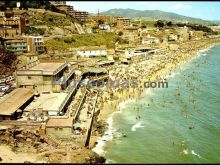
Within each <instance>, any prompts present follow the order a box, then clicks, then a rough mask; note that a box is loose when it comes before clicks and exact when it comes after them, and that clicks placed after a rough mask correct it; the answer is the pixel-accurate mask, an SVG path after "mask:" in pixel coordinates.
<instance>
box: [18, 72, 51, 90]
mask: <svg viewBox="0 0 220 165" xmlns="http://www.w3.org/2000/svg"><path fill="white" fill-rule="evenodd" d="M43 80H44V78H43V76H41V75H34V76H31V75H30V76H27V75H17V87H21V86H23V87H25V88H33V89H35V91H38V92H43V91H52V84H51V81H45V82H44V81H43Z"/></svg>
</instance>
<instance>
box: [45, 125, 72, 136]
mask: <svg viewBox="0 0 220 165" xmlns="http://www.w3.org/2000/svg"><path fill="white" fill-rule="evenodd" d="M46 134H48V135H52V136H55V137H58V138H69V137H71V135H73V133H72V128H58V127H57V128H46Z"/></svg>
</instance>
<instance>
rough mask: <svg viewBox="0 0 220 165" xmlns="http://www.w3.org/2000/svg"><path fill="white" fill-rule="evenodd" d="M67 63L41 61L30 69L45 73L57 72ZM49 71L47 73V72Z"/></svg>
mask: <svg viewBox="0 0 220 165" xmlns="http://www.w3.org/2000/svg"><path fill="white" fill-rule="evenodd" d="M66 65H67V64H66V63H39V64H37V65H36V66H34V67H32V68H30V70H41V71H43V72H44V73H43V74H44V75H45V74H49V73H50V74H54V75H55V74H57V73H58V72H59V70H62V69H63V68H64V67H65V66H66ZM46 72H47V73H46ZM51 72H52V73H51Z"/></svg>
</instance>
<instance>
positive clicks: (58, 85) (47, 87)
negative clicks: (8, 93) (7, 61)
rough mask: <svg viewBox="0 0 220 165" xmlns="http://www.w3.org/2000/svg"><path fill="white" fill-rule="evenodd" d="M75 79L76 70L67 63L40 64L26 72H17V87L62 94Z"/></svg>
mask: <svg viewBox="0 0 220 165" xmlns="http://www.w3.org/2000/svg"><path fill="white" fill-rule="evenodd" d="M73 77H74V70H72V69H71V68H69V67H68V66H67V63H52V62H51V63H38V64H37V65H35V66H33V67H31V68H27V69H25V70H17V71H16V84H17V87H25V88H31V89H35V90H36V91H38V92H50V91H52V92H60V91H61V90H64V89H66V88H67V86H68V85H69V84H70V81H71V80H72V79H73Z"/></svg>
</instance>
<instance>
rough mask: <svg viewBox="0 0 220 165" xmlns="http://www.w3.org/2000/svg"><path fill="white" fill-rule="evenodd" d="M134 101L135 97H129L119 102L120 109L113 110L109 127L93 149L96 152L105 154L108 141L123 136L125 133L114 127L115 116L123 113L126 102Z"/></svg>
mask: <svg viewBox="0 0 220 165" xmlns="http://www.w3.org/2000/svg"><path fill="white" fill-rule="evenodd" d="M132 101H134V100H133V99H128V100H126V101H122V102H120V103H119V104H118V107H117V109H118V111H116V112H113V113H112V114H111V115H110V117H108V118H107V123H108V127H107V129H106V131H105V133H104V135H103V136H102V137H99V138H98V140H97V145H96V146H95V147H94V148H93V149H92V151H94V152H96V153H97V154H99V155H105V154H106V151H104V149H103V148H104V146H105V144H106V142H107V141H111V140H113V138H114V137H119V135H120V137H121V136H123V134H120V133H118V131H117V129H115V128H114V127H113V117H114V115H115V114H118V113H122V110H123V109H124V108H125V106H126V104H127V103H129V102H132Z"/></svg>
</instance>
